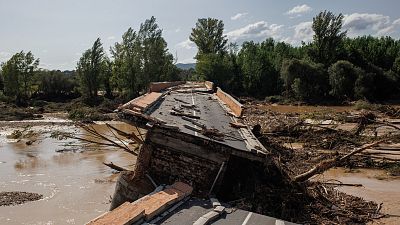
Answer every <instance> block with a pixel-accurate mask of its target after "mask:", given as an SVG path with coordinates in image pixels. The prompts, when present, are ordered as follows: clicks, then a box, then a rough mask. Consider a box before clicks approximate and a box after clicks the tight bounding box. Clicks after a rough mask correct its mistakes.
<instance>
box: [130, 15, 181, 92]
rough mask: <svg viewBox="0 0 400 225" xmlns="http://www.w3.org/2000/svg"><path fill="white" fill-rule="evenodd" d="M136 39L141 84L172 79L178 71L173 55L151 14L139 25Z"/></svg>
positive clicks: (143, 86) (145, 84)
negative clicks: (137, 41) (138, 46)
mask: <svg viewBox="0 0 400 225" xmlns="http://www.w3.org/2000/svg"><path fill="white" fill-rule="evenodd" d="M138 39H139V41H140V45H141V61H142V63H143V65H142V73H141V74H142V78H141V81H142V86H141V87H140V88H141V89H145V88H147V86H148V85H149V83H150V82H154V81H164V80H170V79H172V78H171V76H174V75H176V74H177V73H178V72H177V70H174V67H175V65H173V60H174V58H173V56H172V55H171V54H170V53H169V52H168V48H167V42H166V41H165V40H164V38H163V37H162V30H161V29H160V28H159V27H158V24H157V23H156V19H155V18H154V17H153V16H152V17H151V18H150V19H147V20H146V21H145V22H144V23H142V24H141V25H140V29H139V32H138Z"/></svg>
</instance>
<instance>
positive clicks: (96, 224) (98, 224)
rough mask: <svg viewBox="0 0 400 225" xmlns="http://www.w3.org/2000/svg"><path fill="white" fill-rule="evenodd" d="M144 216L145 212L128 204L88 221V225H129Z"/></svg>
mask: <svg viewBox="0 0 400 225" xmlns="http://www.w3.org/2000/svg"><path fill="white" fill-rule="evenodd" d="M144 215H145V210H144V209H143V208H140V207H139V206H137V205H132V204H131V203H129V202H125V203H124V204H122V205H120V206H118V207H117V208H116V209H114V210H112V211H110V212H108V213H106V214H103V215H102V216H100V217H98V218H96V219H94V220H92V221H90V222H89V223H87V224H88V225H110V224H112V225H130V224H132V223H134V222H136V221H138V220H139V219H141V218H142V217H143V216H144Z"/></svg>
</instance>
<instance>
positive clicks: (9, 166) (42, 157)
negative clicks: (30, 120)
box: [0, 124, 136, 224]
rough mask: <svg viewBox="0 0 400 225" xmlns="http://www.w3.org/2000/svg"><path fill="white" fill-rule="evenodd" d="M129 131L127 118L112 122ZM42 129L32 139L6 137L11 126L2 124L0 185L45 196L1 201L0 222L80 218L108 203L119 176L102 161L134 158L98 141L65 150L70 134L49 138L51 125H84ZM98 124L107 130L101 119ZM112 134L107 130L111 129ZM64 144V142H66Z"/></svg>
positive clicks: (93, 214) (88, 217) (125, 162)
mask: <svg viewBox="0 0 400 225" xmlns="http://www.w3.org/2000/svg"><path fill="white" fill-rule="evenodd" d="M114 125H115V126H117V127H118V128H119V129H121V130H124V131H130V132H132V131H133V130H134V129H133V128H132V127H130V126H129V125H127V124H114ZM32 129H33V130H35V131H39V132H41V133H40V134H39V135H38V136H36V137H34V138H35V140H34V142H33V144H32V145H27V144H26V141H27V140H24V139H23V140H20V141H18V142H16V140H10V139H6V134H9V133H11V132H12V128H4V127H0V161H1V162H2V163H0V191H27V192H36V193H40V194H43V196H44V199H43V200H40V201H36V202H29V203H26V204H23V205H17V206H5V207H0V224H83V223H85V222H87V221H89V220H91V219H93V218H95V217H97V216H98V215H100V214H102V213H103V212H105V211H107V210H108V208H109V201H110V196H111V195H112V193H113V191H114V185H115V181H116V178H117V175H116V174H113V173H112V172H113V171H112V170H111V169H110V168H108V167H106V166H104V165H103V162H113V163H115V164H117V165H120V166H123V167H126V168H133V166H134V164H135V161H136V158H135V157H134V156H133V155H131V154H128V153H126V152H124V151H121V150H117V149H113V148H110V147H107V148H105V147H102V146H96V145H91V146H86V147H83V148H84V150H85V151H78V152H72V151H64V152H60V153H58V152H56V151H57V150H63V149H64V150H65V149H66V150H68V148H71V147H69V146H70V144H71V143H73V144H74V146H73V147H72V148H75V149H76V148H79V149H80V150H82V147H79V145H78V147H77V146H76V145H77V144H81V143H78V142H77V141H74V140H68V139H67V140H57V139H52V138H50V132H51V131H55V130H60V131H64V132H65V131H67V132H73V133H83V131H81V130H79V129H77V128H74V127H72V126H37V127H33V128H32ZM96 129H98V130H99V131H100V130H101V131H103V132H105V133H107V132H109V131H108V130H107V128H106V126H105V125H96ZM109 135H111V134H109ZM66 144H67V145H66Z"/></svg>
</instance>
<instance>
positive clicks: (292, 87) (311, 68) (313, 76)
mask: <svg viewBox="0 0 400 225" xmlns="http://www.w3.org/2000/svg"><path fill="white" fill-rule="evenodd" d="M281 77H282V80H283V82H284V86H285V88H286V92H287V93H289V94H292V95H294V97H295V98H297V99H298V100H302V101H306V102H312V101H319V100H321V99H323V98H324V97H326V94H327V92H328V89H329V84H328V77H327V73H326V71H325V69H324V68H323V65H321V64H313V63H311V62H308V61H305V60H298V59H290V60H285V61H284V62H283V64H282V69H281Z"/></svg>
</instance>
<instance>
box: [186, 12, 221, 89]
mask: <svg viewBox="0 0 400 225" xmlns="http://www.w3.org/2000/svg"><path fill="white" fill-rule="evenodd" d="M223 33H224V23H223V22H222V21H221V20H218V19H213V18H207V19H205V18H202V19H198V21H197V23H196V26H195V27H194V28H192V33H191V34H190V37H189V39H190V40H191V41H193V42H194V43H195V44H196V46H197V49H198V52H197V55H196V59H197V63H196V74H197V76H198V77H199V78H200V79H203V80H210V81H213V82H214V83H216V84H217V85H219V86H224V83H225V81H226V78H227V76H229V71H228V70H227V66H226V65H224V62H226V61H225V59H224V57H225V54H226V48H227V41H228V40H227V39H226V36H225V35H224V34H223Z"/></svg>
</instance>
